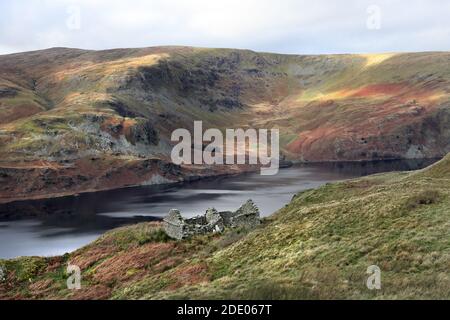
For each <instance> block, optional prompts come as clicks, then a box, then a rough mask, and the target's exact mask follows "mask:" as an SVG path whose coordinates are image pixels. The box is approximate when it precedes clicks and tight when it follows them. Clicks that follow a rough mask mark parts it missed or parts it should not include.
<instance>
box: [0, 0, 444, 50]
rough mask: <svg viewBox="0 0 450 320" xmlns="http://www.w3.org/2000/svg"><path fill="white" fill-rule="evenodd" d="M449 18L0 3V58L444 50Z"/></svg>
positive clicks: (178, 4)
mask: <svg viewBox="0 0 450 320" xmlns="http://www.w3.org/2000/svg"><path fill="white" fill-rule="evenodd" d="M371 6H372V7H373V6H374V7H375V8H379V18H380V19H379V28H374V29H370V28H368V27H367V21H368V19H370V18H374V17H373V12H368V8H369V7H371ZM449 14H450V3H449V2H448V1H446V0H428V1H425V0H410V1H406V0H402V1H401V0H346V1H339V0H315V1H309V0H308V1H306V0H300V1H298V0H227V1H211V0H190V1H188V0H172V1H170V0H169V1H167V0H151V1H148V0H147V1H145V0H130V1H117V0H109V1H106V0H98V1H91V0H89V1H88V0H79V1H75V0H58V1H57V0H41V1H39V0H17V1H13V0H3V1H2V2H1V3H0V53H9V52H17V51H26V50H34V49H43V48H48V47H52V46H68V47H77V48H85V49H107V48H115V47H145V46H155V45H192V46H202V47H229V48H247V49H253V50H258V51H271V52H283V53H346V52H386V51H429V50H450V43H449V42H448V38H449V35H450V20H449V19H448V16H449ZM371 15H372V16H371ZM375 18H377V17H375Z"/></svg>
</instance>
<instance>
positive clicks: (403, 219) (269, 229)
mask: <svg viewBox="0 0 450 320" xmlns="http://www.w3.org/2000/svg"><path fill="white" fill-rule="evenodd" d="M449 173H450V156H447V157H446V158H445V159H444V160H442V161H440V162H438V163H437V164H435V165H433V166H431V167H429V168H426V169H423V170H420V171H416V172H398V173H389V174H379V175H374V176H369V177H365V178H360V179H356V180H350V181H345V182H340V183H334V184H328V185H325V186H323V187H321V188H318V189H315V190H307V191H304V192H301V193H299V194H297V195H296V196H295V197H294V198H293V199H292V201H291V202H290V203H289V204H288V205H287V206H286V207H285V208H283V209H281V210H279V211H278V212H277V213H276V214H275V215H273V216H271V217H269V218H267V219H265V220H264V222H263V224H262V225H261V226H260V227H259V228H257V229H255V230H242V229H239V230H228V231H227V232H225V233H224V234H223V235H217V234H213V235H208V236H198V237H195V238H193V239H191V240H187V241H174V240H170V239H168V238H167V236H166V235H165V234H164V232H163V231H162V230H161V227H160V225H159V224H157V223H143V224H138V225H134V226H129V227H124V228H120V229H117V230H113V231H110V232H108V233H106V234H105V235H104V236H102V237H101V238H99V239H98V240H97V241H95V242H94V243H92V244H90V245H88V246H86V247H84V248H82V249H79V250H77V251H76V252H74V253H71V254H66V255H64V256H62V257H54V258H38V257H33V258H19V259H14V260H7V261H5V260H3V261H0V265H1V266H2V268H3V270H5V275H6V281H5V282H3V283H0V297H1V298H8V299H10V298H47V299H48V298H51V299H54V298H58V299H59V298H86V299H99V298H113V299H124V298H126V299H155V298H190V299H196V298H202V299H212V298H220V299H227V298H233V299H240V298H246V299H311V298H316V299H317V298H318V299H362V298H368V299H381V298H383V299H449V298H450V296H449V293H450V290H449V289H450V277H449V273H448V266H449V264H450V237H449V236H450V233H449V230H450V222H449V221H450V219H449V212H450V192H449V190H450V175H449ZM68 264H75V265H78V266H79V267H80V268H81V270H82V289H81V290H76V291H70V290H68V289H67V288H66V277H67V276H66V275H65V270H66V268H67V265H68ZM371 265H377V266H378V267H379V268H380V269H381V279H382V280H381V281H382V286H381V290H375V291H371V290H368V289H367V287H366V280H367V278H368V276H369V275H367V274H366V270H367V268H368V267H369V266H371Z"/></svg>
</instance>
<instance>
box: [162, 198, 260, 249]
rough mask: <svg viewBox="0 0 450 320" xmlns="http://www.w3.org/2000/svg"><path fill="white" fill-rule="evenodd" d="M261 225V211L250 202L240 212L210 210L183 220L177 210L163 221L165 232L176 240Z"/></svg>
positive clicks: (171, 212)
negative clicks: (226, 229) (227, 229)
mask: <svg viewBox="0 0 450 320" xmlns="http://www.w3.org/2000/svg"><path fill="white" fill-rule="evenodd" d="M259 223H260V217H259V209H258V207H257V206H256V205H255V203H254V202H253V201H252V200H248V201H247V202H246V203H244V204H243V205H242V206H241V207H240V208H239V209H238V210H236V211H234V212H232V211H222V212H219V211H217V210H216V209H214V208H210V209H208V210H207V211H206V213H205V214H204V215H201V216H196V217H193V218H187V219H185V218H183V217H182V216H181V213H180V211H179V210H177V209H172V210H170V212H169V214H168V216H167V217H166V218H165V219H164V221H163V227H164V231H165V232H166V233H167V235H168V236H169V237H171V238H174V239H178V240H181V239H186V238H190V237H192V236H195V235H201V234H207V233H213V232H222V231H223V230H224V229H225V228H237V227H245V228H252V227H255V226H257V225H258V224H259Z"/></svg>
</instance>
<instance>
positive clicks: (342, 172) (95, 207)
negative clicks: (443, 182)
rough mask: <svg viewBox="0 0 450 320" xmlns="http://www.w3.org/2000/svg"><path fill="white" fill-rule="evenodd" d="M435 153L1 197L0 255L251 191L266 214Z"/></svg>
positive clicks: (65, 245)
mask: <svg viewBox="0 0 450 320" xmlns="http://www.w3.org/2000/svg"><path fill="white" fill-rule="evenodd" d="M434 161H436V160H420V161H419V160H392V161H374V162H357V163H355V162H347V163H325V164H305V165H296V166H293V167H291V168H286V169H281V170H280V171H279V173H278V174H277V175H275V176H261V175H260V174H259V172H257V173H247V174H242V175H238V176H230V177H218V178H210V179H204V180H200V181H196V182H191V183H185V184H177V185H165V186H148V187H135V188H126V189H120V190H113V191H105V192H96V193H86V194H81V195H78V196H69V197H62V198H54V199H46V200H34V201H21V202H15V203H10V204H3V205H0V258H13V257H18V256H31V255H39V256H52V255H60V254H64V253H66V252H71V251H73V250H76V249H77V248H80V247H82V246H84V245H86V244H88V243H89V242H91V241H93V240H95V239H96V238H97V237H98V236H100V235H101V234H102V233H104V232H105V231H107V230H110V229H113V228H116V227H119V226H123V225H127V224H131V223H136V222H141V221H152V220H157V219H161V218H163V217H164V216H165V215H166V214H167V213H168V212H169V210H170V209H172V208H177V209H179V210H180V211H181V213H182V214H183V215H184V216H186V217H189V216H193V215H197V214H203V213H204V212H205V210H206V209H207V208H209V207H215V208H216V209H217V210H219V211H225V210H236V209H237V208H238V207H239V206H241V205H242V204H243V203H244V202H245V201H246V200H248V199H252V200H253V201H254V202H255V203H256V205H257V206H258V207H259V208H260V210H261V215H262V216H268V215H270V214H272V213H273V212H275V211H276V210H278V209H280V208H282V207H283V206H284V205H285V204H287V203H288V202H289V201H290V200H291V198H292V196H293V195H294V194H296V193H297V192H299V191H302V190H305V189H310V188H316V187H318V186H320V185H323V184H325V183H328V182H332V181H338V180H344V179H350V178H354V177H360V176H364V175H368V174H372V173H379V172H388V171H399V170H415V169H419V168H422V167H425V166H427V165H429V164H431V163H433V162H434Z"/></svg>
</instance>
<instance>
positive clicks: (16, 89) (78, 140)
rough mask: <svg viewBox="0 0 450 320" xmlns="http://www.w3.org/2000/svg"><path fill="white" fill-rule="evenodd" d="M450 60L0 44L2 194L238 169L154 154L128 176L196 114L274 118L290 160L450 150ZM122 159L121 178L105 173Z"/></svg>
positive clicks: (211, 119)
mask: <svg viewBox="0 0 450 320" xmlns="http://www.w3.org/2000/svg"><path fill="white" fill-rule="evenodd" d="M449 62H450V54H449V53H446V52H430V53H405V54H374V55H319V56H295V55H280V54H270V53H256V52H252V51H248V50H232V49H204V48H189V47H154V48H143V49H116V50H106V51H87V50H79V49H67V48H54V49H48V50H42V51H35V52H26V53H19V54H12V55H4V56H0V153H1V155H2V156H1V158H0V179H1V182H2V184H1V185H2V187H0V188H1V189H0V201H2V202H6V201H11V200H13V199H17V198H28V197H45V196H49V195H51V194H55V193H56V190H59V191H60V193H63V194H70V193H76V192H83V191H89V190H99V189H110V188H115V187H123V186H128V185H138V184H141V183H144V182H148V181H153V180H154V181H179V180H182V179H184V178H186V177H189V176H199V175H200V176H201V175H210V174H217V173H225V172H230V170H231V171H233V172H236V171H239V170H242V168H238V167H233V168H229V167H220V168H218V167H211V168H207V167H200V168H198V167H189V166H188V167H183V168H179V167H177V168H175V169H172V172H173V171H174V170H175V171H176V172H177V174H176V175H175V176H174V175H173V174H172V175H171V174H169V175H168V176H167V177H166V176H165V172H164V169H163V170H159V169H158V168H159V167H158V168H157V167H152V168H151V170H149V173H148V174H144V175H140V176H139V177H134V176H133V174H132V172H133V170H134V168H135V166H136V168H137V169H136V170H138V171H139V170H140V169H139V168H140V167H143V166H144V167H145V163H143V161H147V160H151V161H154V162H158V163H160V166H162V167H164V166H165V165H166V164H167V163H169V162H170V158H169V154H170V150H171V146H172V143H171V142H170V134H171V132H172V131H173V130H174V129H177V128H188V129H192V127H193V121H194V120H203V122H204V128H205V129H206V128H208V127H217V128H220V129H225V128H241V127H243V128H248V127H254V128H274V127H276V128H279V129H280V131H281V150H282V152H283V154H284V155H286V156H287V158H289V159H293V160H303V161H335V160H372V159H387V158H425V157H427V158H431V157H441V156H443V155H445V154H446V153H447V152H449V151H450V143H449V141H450V130H449V127H450V122H449V120H450V118H449V110H450V109H449V107H450V105H449V92H450V91H449V90H450V82H449V81H450V68H449V65H450V64H449ZM98 167H100V168H105V169H104V170H98ZM108 168H111V169H108ZM117 168H119V169H117ZM120 168H123V169H120ZM115 169H117V170H118V171H120V172H121V173H120V177H124V178H123V179H122V178H116V179H109V177H110V176H111V175H113V176H114V175H115V173H114V172H115ZM152 179H153V180H152ZM17 181H20V184H19V183H17Z"/></svg>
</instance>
